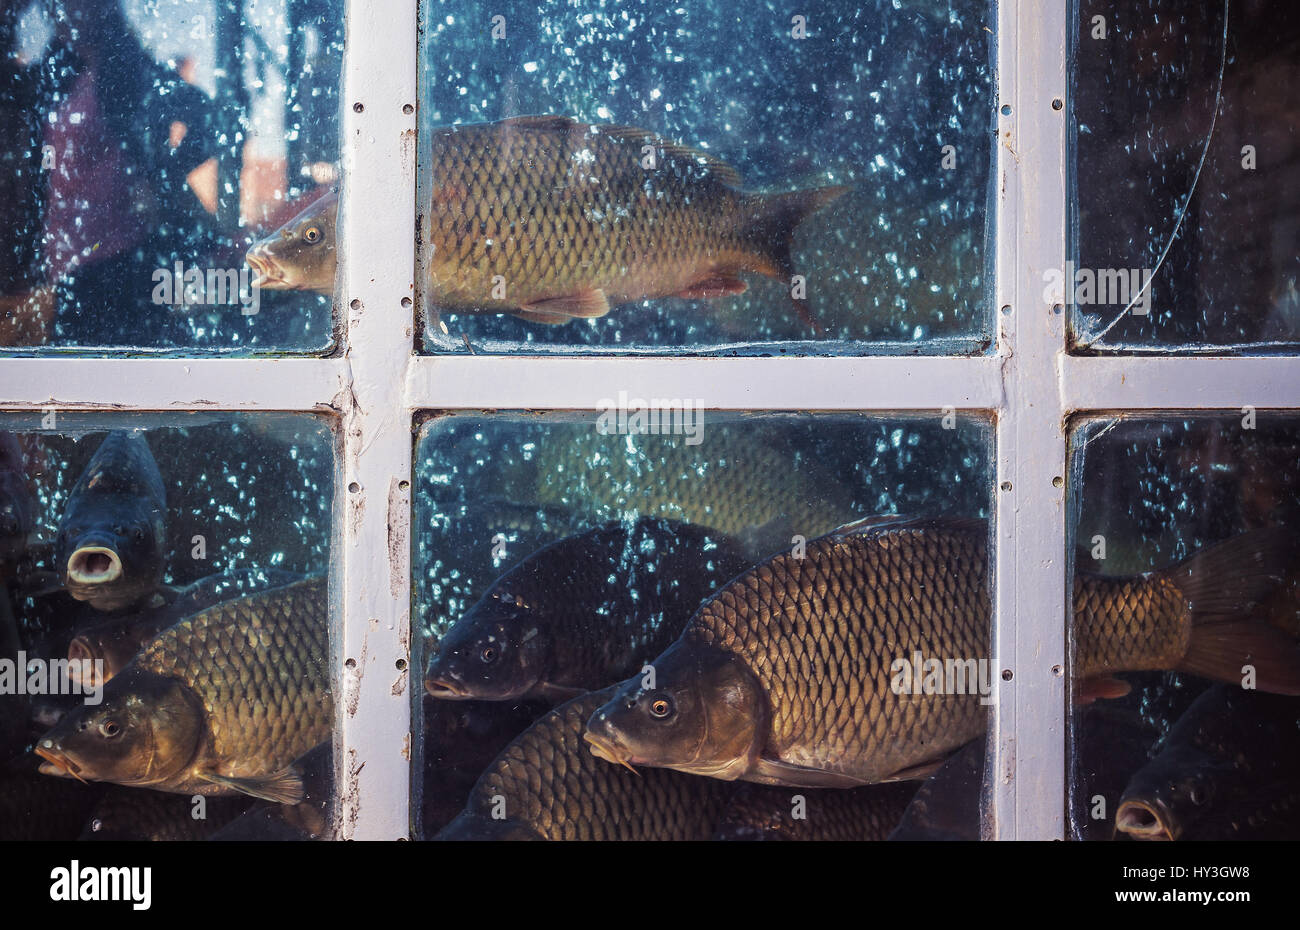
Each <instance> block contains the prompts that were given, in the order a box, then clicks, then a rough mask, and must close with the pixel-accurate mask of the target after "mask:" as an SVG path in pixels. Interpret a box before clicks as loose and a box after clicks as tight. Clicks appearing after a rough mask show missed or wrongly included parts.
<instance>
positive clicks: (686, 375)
mask: <svg viewBox="0 0 1300 930" xmlns="http://www.w3.org/2000/svg"><path fill="white" fill-rule="evenodd" d="M1000 365H1001V363H1000V361H999V360H998V359H996V358H993V357H977V358H931V357H903V358H876V357H873V358H838V357H831V358H809V357H798V358H636V359H627V358H565V359H555V358H500V357H495V356H491V357H489V356H480V357H475V358H470V357H465V356H456V357H434V356H421V357H418V358H413V359H412V360H411V364H410V366H409V368H408V369H407V381H406V403H407V406H408V407H410V408H412V409H417V410H418V409H438V410H455V409H556V410H566V409H571V410H581V409H591V408H594V407H596V406H598V405H599V402H600V401H601V400H602V399H605V398H611V399H612V398H617V396H618V394H619V392H620V391H626V392H627V394H628V396H629V397H633V398H636V397H640V398H663V397H669V398H681V399H687V398H689V399H699V400H701V401H702V402H703V403H704V406H705V407H708V408H712V409H719V410H875V409H879V410H941V409H942V408H944V407H953V408H956V409H962V410H969V409H982V410H991V409H994V408H997V407H999V406H1001V404H1002V380H1001V372H1000Z"/></svg>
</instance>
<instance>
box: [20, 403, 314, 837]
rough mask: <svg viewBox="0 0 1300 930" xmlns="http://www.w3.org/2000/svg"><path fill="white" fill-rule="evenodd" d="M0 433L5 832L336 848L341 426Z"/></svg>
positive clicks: (238, 424) (27, 428) (122, 425)
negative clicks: (336, 489) (317, 840)
mask: <svg viewBox="0 0 1300 930" xmlns="http://www.w3.org/2000/svg"><path fill="white" fill-rule="evenodd" d="M0 429H2V430H3V432H0V532H2V542H0V579H2V580H3V584H4V589H3V592H0V593H2V594H3V597H2V598H0V759H2V760H3V763H2V764H0V838H4V839H44V840H60V839H77V838H78V837H80V838H83V839H147V840H162V839H209V838H225V839H258V838H268V839H288V838H295V837H296V838H306V837H317V836H322V835H324V834H325V833H326V831H327V827H328V821H329V816H330V814H329V804H330V798H331V784H330V778H331V762H332V759H331V754H330V743H329V740H330V734H331V731H332V726H333V711H332V700H331V689H330V677H329V668H330V666H329V627H328V621H329V609H328V607H329V604H328V591H327V580H326V579H327V569H328V564H329V551H330V543H329V539H330V535H329V534H330V514H331V510H332V494H333V492H332V488H333V486H334V462H333V439H332V435H331V433H330V430H329V429H328V427H327V426H325V425H324V424H323V423H322V422H321V421H320V420H319V419H317V418H315V417H310V416H302V415H274V414H273V415H258V416H256V417H254V416H244V415H224V416H195V415H191V416H185V417H175V416H170V417H162V416H115V417H112V418H108V417H103V416H90V415H78V414H62V413H46V414H43V415H41V414H30V415H20V414H11V415H5V416H4V417H3V420H0Z"/></svg>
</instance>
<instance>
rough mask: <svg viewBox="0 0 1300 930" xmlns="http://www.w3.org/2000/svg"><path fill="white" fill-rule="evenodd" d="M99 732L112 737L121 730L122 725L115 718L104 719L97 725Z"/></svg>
mask: <svg viewBox="0 0 1300 930" xmlns="http://www.w3.org/2000/svg"><path fill="white" fill-rule="evenodd" d="M99 732H100V733H102V734H103V735H104V736H107V737H108V738H109V739H112V738H113V737H115V736H117V735H118V734H119V733H121V732H122V725H121V724H120V723H118V722H117V721H116V720H105V721H104V722H103V723H101V724H100V725H99Z"/></svg>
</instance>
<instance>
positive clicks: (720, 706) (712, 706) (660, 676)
mask: <svg viewBox="0 0 1300 930" xmlns="http://www.w3.org/2000/svg"><path fill="white" fill-rule="evenodd" d="M766 735H767V701H766V698H765V696H764V693H763V689H762V686H761V685H760V684H759V682H758V680H757V678H755V677H754V674H753V673H752V672H751V671H750V670H749V668H748V667H747V666H746V665H745V663H744V662H743V661H742V660H741V659H740V657H738V656H736V655H734V654H732V653H729V652H726V651H724V650H721V649H717V648H715V647H712V646H706V645H701V644H692V643H691V642H690V641H689V640H688V639H686V638H683V639H681V640H678V641H677V642H676V643H674V644H673V645H672V646H671V647H669V648H668V649H667V650H666V651H665V652H664V653H663V655H661V656H660V657H659V658H658V659H656V660H655V661H654V662H653V663H652V664H651V665H650V666H649V667H648V668H647V669H646V670H645V671H644V672H643V674H642V675H640V676H638V677H636V678H632V679H629V680H628V681H626V682H624V683H623V684H622V685H621V686H619V688H618V690H617V691H615V692H614V696H613V697H612V698H611V699H610V700H609V701H608V702H607V703H606V704H604V705H603V706H601V707H599V708H597V710H596V712H595V713H594V714H593V715H592V717H591V719H590V720H589V721H588V722H587V729H586V732H585V733H584V734H583V739H585V740H586V741H587V743H588V744H589V745H590V747H591V751H592V753H593V754H594V755H596V756H598V757H599V758H602V759H605V760H606V761H609V762H615V763H619V764H632V765H637V764H640V765H649V766H654V767H656V768H670V769H676V770H678V771H681V772H689V773H691V774H694V775H707V776H709V777H712V778H721V779H724V780H727V781H733V780H735V779H737V778H741V777H742V776H744V774H745V773H746V772H748V771H749V770H750V769H751V768H752V766H753V764H754V762H755V761H756V760H757V758H758V755H759V753H760V752H761V750H762V748H763V745H764V742H765V738H766Z"/></svg>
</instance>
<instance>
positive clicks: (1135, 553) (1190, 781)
mask: <svg viewBox="0 0 1300 930" xmlns="http://www.w3.org/2000/svg"><path fill="white" fill-rule="evenodd" d="M1071 449H1072V464H1071V467H1072V475H1073V481H1072V484H1071V488H1072V489H1073V492H1072V495H1071V511H1072V522H1073V526H1074V557H1073V561H1074V563H1075V567H1076V575H1075V578H1076V582H1075V590H1074V609H1073V616H1074V623H1073V635H1072V639H1071V643H1072V645H1071V649H1072V662H1073V669H1074V678H1073V691H1074V702H1073V712H1072V716H1071V732H1072V741H1071V820H1072V834H1073V836H1074V837H1076V838H1079V839H1103V840H1109V839H1111V838H1112V837H1115V838H1121V839H1135V840H1169V839H1179V840H1224V839H1243V840H1250V839H1295V838H1296V837H1298V836H1300V803H1298V802H1300V701H1298V700H1297V698H1296V697H1295V695H1298V694H1300V650H1298V649H1297V643H1296V635H1297V633H1298V632H1300V574H1298V573H1297V568H1300V548H1297V546H1296V543H1295V540H1296V530H1297V528H1300V494H1297V489H1300V418H1297V417H1296V416H1294V415H1293V414H1277V413H1263V412H1258V413H1257V412H1256V411H1254V410H1253V409H1251V408H1247V409H1246V410H1245V411H1243V412H1241V413H1229V414H1223V415H1213V416H1207V415H1200V416H1197V417H1195V418H1190V419H1182V418H1168V419H1152V420H1113V419H1088V420H1084V421H1081V422H1080V423H1079V424H1077V429H1076V430H1075V431H1074V433H1073V437H1072V444H1071Z"/></svg>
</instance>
